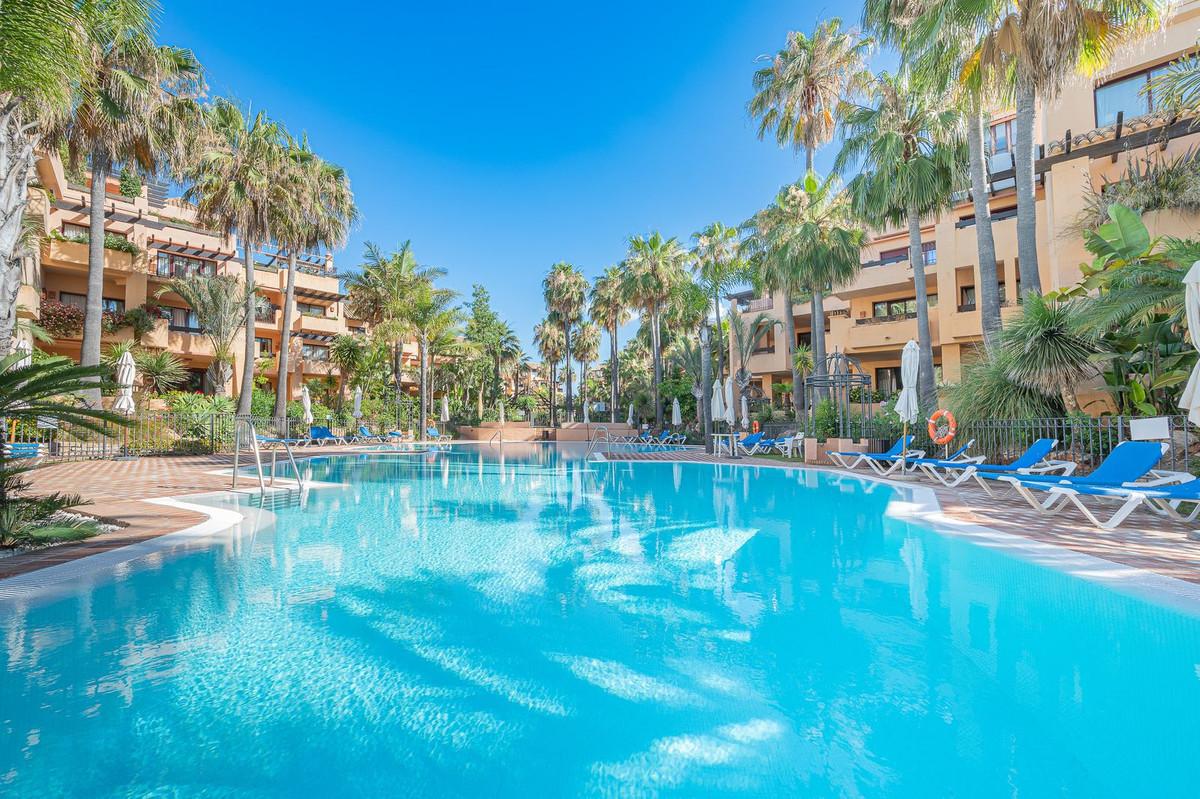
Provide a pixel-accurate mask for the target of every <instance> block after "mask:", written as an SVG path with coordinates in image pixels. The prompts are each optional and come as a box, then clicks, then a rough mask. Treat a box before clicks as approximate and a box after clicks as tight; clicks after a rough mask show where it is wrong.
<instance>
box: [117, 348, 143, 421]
mask: <svg viewBox="0 0 1200 799" xmlns="http://www.w3.org/2000/svg"><path fill="white" fill-rule="evenodd" d="M135 380H137V366H136V365H134V362H133V353H131V352H129V351H128V350H126V351H125V352H123V353H121V357H120V358H119V359H117V399H116V401H115V402H114V403H113V406H112V409H113V411H114V412H115V413H122V414H124V415H126V416H130V415H132V414H133V412H134V411H135V410H137V408H136V406H135V405H134V404H133V383H134V381H135Z"/></svg>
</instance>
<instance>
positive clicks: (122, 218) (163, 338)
mask: <svg viewBox="0 0 1200 799" xmlns="http://www.w3.org/2000/svg"><path fill="white" fill-rule="evenodd" d="M85 182H86V178H85ZM37 183H38V187H37V190H36V191H33V192H31V203H30V210H31V211H32V212H33V213H34V214H35V215H37V216H38V217H39V218H40V221H41V223H42V225H43V226H44V229H45V231H46V236H45V237H44V239H43V241H42V244H41V247H40V248H39V250H38V251H37V252H36V253H35V256H34V257H33V258H31V259H28V263H27V264H26V269H25V285H23V286H22V288H21V292H20V295H19V298H18V305H19V311H18V313H19V315H20V316H22V317H25V318H31V319H33V320H34V321H38V320H40V319H41V317H42V315H43V313H44V312H46V311H51V310H53V309H54V308H55V306H56V305H57V304H62V305H69V306H70V305H73V306H77V307H80V308H82V307H83V305H84V304H85V302H86V295H87V274H88V244H87V237H88V216H89V212H90V204H89V203H90V200H89V191H88V187H87V186H86V185H81V184H80V183H77V182H74V181H72V180H69V179H68V177H67V176H66V174H65V173H64V169H63V164H62V163H61V161H60V160H59V159H58V158H57V157H55V156H45V157H42V158H40V159H39V161H38V164H37ZM105 189H106V191H105V194H106V199H105V238H106V240H107V241H108V242H109V246H106V248H105V250H104V291H103V302H104V309H105V311H106V319H107V318H111V319H113V320H114V321H115V320H117V319H119V318H120V316H121V314H123V313H124V312H125V311H126V310H127V309H132V308H139V307H142V308H147V309H149V310H150V311H151V312H152V316H154V317H155V318H156V321H155V323H154V326H153V329H152V330H150V331H149V332H148V333H147V334H145V335H144V336H143V337H142V338H141V340H140V344H141V346H142V347H144V348H146V349H159V350H168V351H170V352H172V353H175V354H176V355H178V356H179V357H180V359H182V361H183V363H184V365H185V366H186V367H187V369H188V373H189V379H188V382H187V384H186V385H185V386H184V388H185V389H187V390H192V391H209V390H210V387H209V386H208V385H207V382H206V378H205V372H206V370H207V368H208V366H209V364H210V363H211V362H212V357H213V351H212V345H211V344H210V343H209V341H208V340H207V339H206V338H205V336H204V335H203V334H202V331H201V329H200V325H199V320H198V319H197V318H196V314H195V312H194V311H192V309H191V308H189V307H188V305H187V303H186V302H184V300H183V298H181V297H179V296H178V295H177V294H175V293H173V292H166V293H162V292H163V289H164V288H165V287H166V286H167V283H168V281H169V280H170V279H171V278H173V277H176V276H181V275H187V274H199V275H217V274H232V275H235V276H237V277H239V278H241V277H242V276H243V275H244V267H243V264H242V256H241V251H240V249H239V244H238V242H237V240H236V238H235V237H226V236H224V235H222V234H220V233H217V232H214V231H211V230H205V229H204V228H203V227H202V226H200V225H199V224H198V223H197V221H196V216H195V212H194V210H193V209H192V208H191V207H190V206H189V205H188V204H187V203H185V202H183V201H182V200H180V199H177V198H172V197H168V196H166V189H165V187H162V186H158V185H153V184H151V185H147V186H143V187H142V188H141V190H140V192H139V193H138V196H134V197H126V196H123V195H122V194H121V189H120V184H119V181H118V180H117V179H116V178H110V179H109V182H108V185H107V186H106V187H105ZM125 242H128V244H125ZM130 245H131V246H130ZM254 261H255V286H256V290H257V293H258V295H259V298H260V299H259V303H260V306H259V310H258V312H257V313H256V315H255V342H256V344H257V353H258V358H257V361H256V363H257V364H258V368H257V374H258V375H260V376H261V377H263V378H265V380H266V383H267V384H268V385H269V386H270V387H271V388H272V389H274V387H275V386H276V385H277V383H278V379H279V373H278V369H279V359H278V356H279V348H280V346H281V343H282V340H283V336H282V334H283V303H284V292H285V290H286V286H287V269H288V260H287V258H286V257H285V256H283V255H282V254H280V253H278V252H273V251H270V250H267V251H258V252H255V253H254ZM295 302H296V306H295V309H294V312H293V315H292V317H293V318H292V324H291V334H292V335H291V339H290V356H289V362H288V370H289V373H290V379H289V381H288V385H289V389H290V393H291V394H292V396H293V397H295V396H298V395H299V391H300V388H301V386H302V385H303V384H304V382H305V381H307V380H311V379H316V378H329V377H333V378H337V377H339V374H338V369H337V367H336V366H335V365H334V364H333V363H331V362H330V358H329V345H330V343H332V341H333V340H334V338H335V337H336V336H338V335H340V334H347V333H349V334H356V335H364V336H365V335H366V332H367V325H366V324H365V323H364V322H363V321H362V320H358V319H354V318H351V317H350V316H349V315H348V314H347V313H346V304H345V296H344V295H343V294H342V290H341V282H340V280H339V278H338V275H337V272H336V271H335V269H334V264H333V257H332V256H331V255H329V254H323V255H314V254H304V255H301V256H300V257H299V259H298V263H297V269H296V275H295ZM110 315H111V316H110ZM81 337H82V331H81V330H65V331H58V332H56V335H55V341H54V342H53V343H52V344H42V345H39V346H41V347H42V348H43V349H45V350H47V351H50V352H54V353H57V354H61V355H67V356H70V357H72V358H75V359H78V358H79V353H80V347H81V344H82V340H81ZM132 337H133V331H132V330H131V329H130V328H128V327H119V326H117V325H108V326H106V329H105V333H104V336H103V343H102V348H107V347H108V346H109V345H110V344H113V343H116V342H120V341H127V340H129V339H130V338H132ZM244 348H245V339H244V335H239V336H238V338H237V340H236V341H235V342H234V346H233V350H234V353H235V358H236V362H235V365H234V379H233V382H232V384H231V385H230V386H228V389H229V390H230V391H231V392H232V393H237V392H238V391H240V390H241V386H240V385H239V381H240V380H241V375H242V368H241V360H242V357H243V353H244V351H245V349H244ZM409 350H412V351H411V352H409ZM405 356H406V360H411V361H412V362H413V364H414V365H413V371H414V372H415V358H416V352H415V346H411V347H407V348H406V352H405ZM412 387H413V389H414V390H415V387H416V384H415V379H414V381H413V383H412Z"/></svg>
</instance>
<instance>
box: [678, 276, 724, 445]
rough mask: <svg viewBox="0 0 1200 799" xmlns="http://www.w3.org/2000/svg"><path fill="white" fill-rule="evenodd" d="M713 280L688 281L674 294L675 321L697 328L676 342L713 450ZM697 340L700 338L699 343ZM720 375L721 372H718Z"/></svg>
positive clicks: (702, 424)
mask: <svg viewBox="0 0 1200 799" xmlns="http://www.w3.org/2000/svg"><path fill="white" fill-rule="evenodd" d="M709 288H710V284H708V283H707V282H705V283H694V282H691V281H689V282H687V283H684V284H682V285H681V286H680V287H679V288H678V289H677V290H676V292H675V295H674V296H673V297H672V298H671V311H670V317H671V321H672V323H674V324H676V325H678V326H679V328H680V329H682V330H687V331H693V330H694V331H695V332H696V339H695V340H693V339H692V338H691V337H690V336H683V337H681V338H680V339H679V340H678V341H677V342H676V344H675V346H674V351H675V352H676V353H677V357H676V362H677V363H679V364H680V365H682V366H684V368H685V371H687V373H688V374H690V375H691V376H692V396H694V397H695V398H696V407H697V408H698V409H699V416H700V419H699V421H700V429H701V431H702V432H703V434H704V449H705V451H706V452H712V423H713V418H712V406H711V401H712V396H711V393H710V392H711V389H712V384H713V376H712V342H711V331H712V328H711V326H710V325H709V321H708V309H709V297H710V294H709ZM696 341H698V342H699V344H698V345H697V343H696ZM718 377H719V374H718Z"/></svg>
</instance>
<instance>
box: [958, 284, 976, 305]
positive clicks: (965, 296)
mask: <svg viewBox="0 0 1200 799" xmlns="http://www.w3.org/2000/svg"><path fill="white" fill-rule="evenodd" d="M958 310H960V311H973V310H975V287H974V286H963V287H962V288H960V289H959V290H958Z"/></svg>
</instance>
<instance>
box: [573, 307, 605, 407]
mask: <svg viewBox="0 0 1200 799" xmlns="http://www.w3.org/2000/svg"><path fill="white" fill-rule="evenodd" d="M599 356H600V326H599V325H597V324H596V323H595V322H583V323H581V324H580V325H579V330H577V331H576V333H575V360H576V362H578V363H579V393H580V396H581V397H582V398H583V405H584V406H585V407H586V406H587V402H588V392H587V379H588V372H589V371H590V369H591V366H592V363H593V362H594V361H595V360H596V358H598V357H599Z"/></svg>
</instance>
